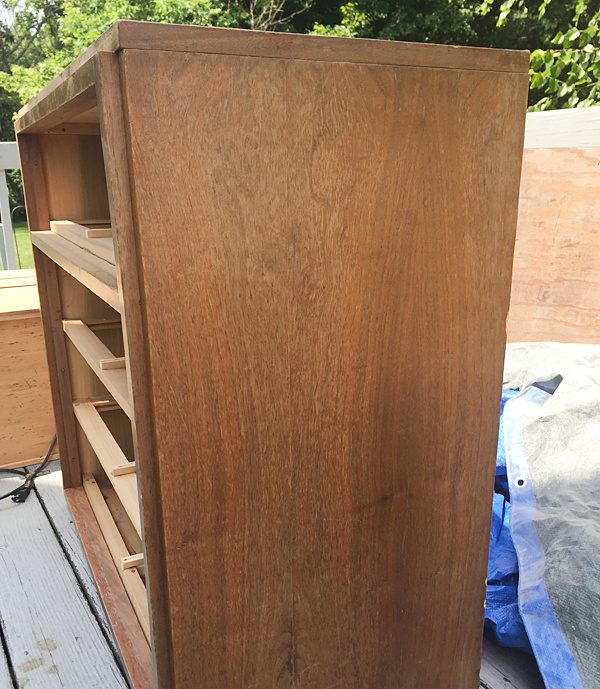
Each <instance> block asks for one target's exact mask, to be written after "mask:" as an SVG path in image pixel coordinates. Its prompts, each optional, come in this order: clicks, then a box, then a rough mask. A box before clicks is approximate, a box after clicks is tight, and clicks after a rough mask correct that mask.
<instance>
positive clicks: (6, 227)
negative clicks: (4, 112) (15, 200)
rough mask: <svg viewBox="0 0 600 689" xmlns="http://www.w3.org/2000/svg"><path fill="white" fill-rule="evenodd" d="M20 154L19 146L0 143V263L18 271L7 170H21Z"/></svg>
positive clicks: (3, 266)
mask: <svg viewBox="0 0 600 689" xmlns="http://www.w3.org/2000/svg"><path fill="white" fill-rule="evenodd" d="M19 169H21V164H20V163H19V152H18V150H17V144H16V143H12V142H1V143H0V263H1V264H2V268H3V269H4V270H16V269H17V259H16V256H15V245H14V243H13V228H12V219H11V217H10V206H9V205H8V187H7V185H6V170H19Z"/></svg>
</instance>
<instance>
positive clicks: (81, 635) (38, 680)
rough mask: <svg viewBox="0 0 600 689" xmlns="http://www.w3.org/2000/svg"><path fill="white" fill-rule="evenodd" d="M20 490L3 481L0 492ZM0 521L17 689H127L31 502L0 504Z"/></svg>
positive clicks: (3, 598) (0, 605)
mask: <svg viewBox="0 0 600 689" xmlns="http://www.w3.org/2000/svg"><path fill="white" fill-rule="evenodd" d="M20 483H22V480H21V479H20V478H17V477H12V478H6V477H3V478H2V479H0V484H1V487H0V492H2V493H5V492H7V491H9V490H11V489H13V488H15V487H17V486H18V485H19V484H20ZM0 522H1V523H2V528H1V529H0V616H1V618H2V626H3V631H4V635H5V637H6V640H7V642H8V647H9V652H10V656H11V659H12V662H13V666H14V668H15V671H16V675H17V681H18V687H19V689H24V688H25V687H27V689H82V687H85V688H86V689H127V682H126V681H125V678H124V677H123V674H122V673H121V670H120V668H119V666H118V664H117V663H116V662H115V658H114V656H113V654H112V650H111V648H110V646H109V644H108V643H107V641H106V639H105V637H104V635H103V634H102V631H101V629H100V627H99V625H98V623H97V621H96V618H95V616H94V614H93V613H92V610H91V608H90V606H89V604H88V601H87V599H86V597H85V596H84V594H83V591H82V589H81V587H80V585H79V582H78V581H77V579H76V577H75V575H74V573H73V570H72V569H71V565H70V564H69V562H68V560H67V558H66V557H65V554H64V552H63V550H62V548H61V547H60V545H59V542H58V541H57V539H56V537H55V535H54V532H53V531H52V528H51V525H50V523H49V521H48V520H47V518H46V516H45V514H44V512H43V511H42V507H41V505H40V503H39V502H38V500H37V498H36V495H35V494H32V495H30V497H29V499H28V500H27V502H25V503H22V504H16V503H14V502H12V501H11V500H3V501H2V502H1V503H0ZM9 686H10V685H9Z"/></svg>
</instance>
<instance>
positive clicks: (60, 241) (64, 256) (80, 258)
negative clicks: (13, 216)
mask: <svg viewBox="0 0 600 689" xmlns="http://www.w3.org/2000/svg"><path fill="white" fill-rule="evenodd" d="M31 242H32V244H33V245H34V246H35V247H37V248H38V249H39V250H40V251H41V252H43V253H44V254H46V256H48V258H50V259H52V260H53V261H54V262H55V263H56V264H57V265H58V266H60V267H61V268H62V269H63V270H65V271H66V272H67V273H69V274H70V275H72V276H73V277H74V278H75V279H76V280H78V281H79V282H81V284H82V285H84V286H85V287H87V288H88V289H89V290H90V291H91V292H93V293H94V294H96V295H98V296H99V297H100V299H103V300H104V301H105V302H106V303H107V304H108V305H109V306H112V308H113V309H115V311H118V312H119V313H121V312H122V310H123V303H122V301H121V297H120V295H119V290H118V287H117V271H116V268H115V266H113V265H111V264H110V263H108V262H107V261H103V260H102V259H101V258H98V257H97V256H94V255H93V254H91V253H89V252H88V251H85V250H84V249H82V248H80V247H78V246H77V245H76V244H73V242H70V241H68V240H67V239H65V238H64V237H60V236H59V235H57V234H56V233H54V232H50V231H45V230H44V231H38V232H32V233H31Z"/></svg>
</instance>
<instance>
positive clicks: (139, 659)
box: [65, 487, 154, 689]
mask: <svg viewBox="0 0 600 689" xmlns="http://www.w3.org/2000/svg"><path fill="white" fill-rule="evenodd" d="M65 495H66V498H67V502H68V503H69V507H70V508H71V512H72V514H73V519H74V521H75V526H76V527H77V531H78V532H79V535H80V538H81V542H82V544H83V548H84V550H85V554H86V556H87V559H88V562H89V565H90V569H91V570H92V574H93V575H94V579H95V581H96V585H97V587H98V592H99V594H100V598H101V600H102V605H103V606H104V610H105V611H106V615H107V617H108V620H109V622H110V624H111V627H112V630H113V633H114V635H115V638H116V641H117V644H118V646H119V650H120V652H121V657H122V658H123V663H124V665H125V669H126V670H127V674H128V677H129V681H130V683H131V687H132V689H154V680H153V677H152V658H151V654H150V647H149V646H148V643H147V641H146V638H145V637H144V633H143V631H142V628H141V627H140V623H139V621H138V619H137V617H136V614H135V612H134V610H133V608H132V606H131V603H130V601H129V598H128V596H127V593H126V591H125V589H124V588H123V584H122V582H121V579H120V577H119V573H118V572H117V568H116V567H115V564H114V562H113V560H112V557H111V555H110V552H109V550H108V546H107V545H106V541H105V540H104V537H103V536H102V532H101V531H100V527H99V526H98V522H97V521H96V517H95V516H94V512H93V511H92V508H91V507H90V503H89V500H88V498H87V495H86V494H85V490H84V489H83V488H82V487H79V488H71V489H70V490H67V491H65Z"/></svg>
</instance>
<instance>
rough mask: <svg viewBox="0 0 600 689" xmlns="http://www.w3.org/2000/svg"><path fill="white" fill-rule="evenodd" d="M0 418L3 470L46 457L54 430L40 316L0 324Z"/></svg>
mask: <svg viewBox="0 0 600 689" xmlns="http://www.w3.org/2000/svg"><path fill="white" fill-rule="evenodd" d="M13 289H21V288H13ZM2 291H3V292H6V291H8V290H2ZM0 419H1V420H2V421H1V423H0V467H3V466H6V465H9V464H10V465H11V466H13V467H14V466H25V465H26V464H31V463H32V462H35V461H37V458H38V457H40V456H43V455H45V454H46V452H47V450H48V447H49V446H50V442H51V440H52V438H53V437H54V433H55V430H54V414H53V410H52V398H51V393H50V378H49V374H48V362H47V359H46V347H45V344H44V334H43V330H42V321H41V319H40V316H39V312H38V314H37V315H34V316H33V318H31V317H29V318H19V319H16V320H0Z"/></svg>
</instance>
